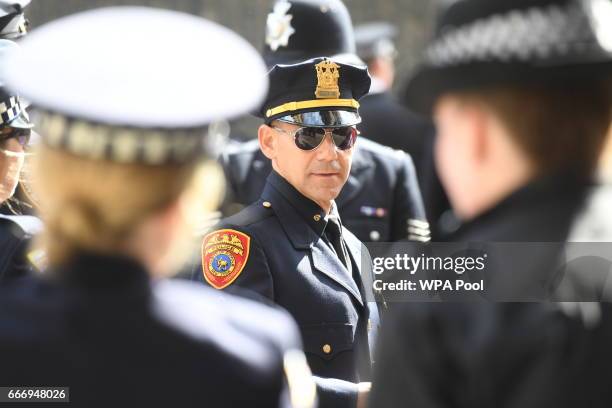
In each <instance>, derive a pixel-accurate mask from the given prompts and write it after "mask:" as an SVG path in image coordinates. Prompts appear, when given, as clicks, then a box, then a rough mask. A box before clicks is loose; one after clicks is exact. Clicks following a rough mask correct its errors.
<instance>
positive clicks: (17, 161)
mask: <svg viewBox="0 0 612 408" xmlns="http://www.w3.org/2000/svg"><path fill="white" fill-rule="evenodd" d="M15 153H17V154H15ZM20 153H23V148H22V147H21V145H20V144H19V143H18V142H17V140H15V139H8V140H5V141H3V142H0V203H1V202H3V201H5V200H7V199H9V198H11V197H12V196H13V194H14V193H15V189H16V188H17V183H18V182H19V173H20V171H21V167H22V166H23V161H24V157H23V155H21V154H20Z"/></svg>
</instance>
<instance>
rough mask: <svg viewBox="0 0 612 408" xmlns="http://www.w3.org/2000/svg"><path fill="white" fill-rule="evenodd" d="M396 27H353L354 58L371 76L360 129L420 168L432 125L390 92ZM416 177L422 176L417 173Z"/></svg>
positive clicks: (371, 24) (393, 75)
mask: <svg viewBox="0 0 612 408" xmlns="http://www.w3.org/2000/svg"><path fill="white" fill-rule="evenodd" d="M396 36H397V28H396V27H395V26H393V25H392V24H390V23H386V22H371V23H367V24H362V25H359V26H357V27H355V41H356V43H357V55H358V56H359V58H361V59H362V60H363V61H364V62H365V63H366V64H367V65H368V71H369V72H370V75H371V76H372V87H371V88H370V92H369V93H368V95H366V96H365V97H364V98H363V100H362V101H361V107H360V108H359V113H360V114H361V119H362V120H361V123H360V124H359V130H361V133H363V134H364V135H368V137H369V138H371V139H372V140H374V141H375V142H378V143H380V144H382V145H385V146H389V147H392V148H394V149H398V150H403V151H405V152H407V153H409V154H410V156H411V157H412V159H413V160H414V163H415V166H416V168H417V171H418V170H420V168H421V163H422V158H423V154H424V143H425V141H426V140H428V139H429V138H431V137H432V135H433V133H434V129H433V126H432V124H431V123H430V122H429V121H427V120H426V119H425V118H424V117H421V116H418V115H416V114H415V113H413V112H411V111H410V110H408V109H406V108H405V107H404V106H402V105H401V104H400V103H399V102H398V101H397V100H396V98H395V96H394V95H393V94H392V92H391V88H392V86H393V83H394V80H395V58H396V57H397V50H396V48H395V45H394V44H393V40H394V38H395V37H396ZM418 174H419V178H420V176H421V174H420V172H419V173H418Z"/></svg>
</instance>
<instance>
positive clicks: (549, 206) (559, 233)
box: [448, 174, 592, 242]
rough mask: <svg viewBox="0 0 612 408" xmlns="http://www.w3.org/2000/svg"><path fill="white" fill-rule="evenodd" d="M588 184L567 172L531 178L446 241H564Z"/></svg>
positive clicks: (464, 225) (589, 184)
mask: <svg viewBox="0 0 612 408" xmlns="http://www.w3.org/2000/svg"><path fill="white" fill-rule="evenodd" d="M591 186H592V184H591V183H588V182H585V181H580V180H578V179H577V178H576V177H574V176H572V175H568V174H556V175H554V176H548V177H543V178H540V179H537V180H534V181H532V182H531V183H529V184H527V185H526V186H524V187H522V188H520V189H518V190H516V191H515V192H513V193H511V194H510V195H509V196H508V197H506V198H505V199H504V200H502V201H501V202H500V203H499V204H497V205H496V206H495V207H493V208H491V209H489V210H488V211H486V212H484V213H483V214H481V215H479V216H478V217H476V218H475V219H473V220H470V221H468V222H465V223H464V224H463V225H461V227H460V228H459V229H458V230H457V231H456V232H455V233H453V234H452V235H451V236H450V237H449V239H448V241H468V240H473V241H491V242H495V241H498V242H511V241H516V242H562V241H565V240H566V239H567V234H568V232H569V228H570V226H571V223H572V220H573V218H574V217H575V215H576V213H577V212H578V210H579V209H580V207H581V205H582V204H583V203H584V200H585V197H586V193H587V191H588V189H589V187H591Z"/></svg>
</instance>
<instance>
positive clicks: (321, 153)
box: [317, 130, 338, 161]
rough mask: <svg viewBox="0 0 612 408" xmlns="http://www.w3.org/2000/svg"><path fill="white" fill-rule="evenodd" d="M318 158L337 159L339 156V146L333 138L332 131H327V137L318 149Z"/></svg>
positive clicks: (325, 159)
mask: <svg viewBox="0 0 612 408" xmlns="http://www.w3.org/2000/svg"><path fill="white" fill-rule="evenodd" d="M317 158H318V159H319V160H324V161H330V160H336V159H337V158H338V148H337V147H336V145H335V144H334V141H333V140H332V134H331V131H327V130H326V131H325V138H324V139H323V142H321V146H319V148H318V149H317Z"/></svg>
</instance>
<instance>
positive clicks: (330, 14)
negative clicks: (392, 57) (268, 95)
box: [263, 0, 360, 67]
mask: <svg viewBox="0 0 612 408" xmlns="http://www.w3.org/2000/svg"><path fill="white" fill-rule="evenodd" d="M324 56H326V57H335V59H336V60H339V59H341V58H342V59H343V60H344V62H352V63H359V62H360V61H359V59H358V57H357V56H356V51H355V35H354V33H353V24H352V23H351V16H350V14H349V12H348V10H347V8H346V6H345V5H344V3H342V1H341V0H277V1H276V2H275V3H274V6H273V9H272V11H271V12H270V14H268V19H267V21H266V37H265V44H264V49H263V58H264V60H265V61H266V64H267V65H268V66H269V67H272V66H273V65H275V64H291V63H296V62H299V61H304V60H307V59H312V58H316V57H324Z"/></svg>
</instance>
